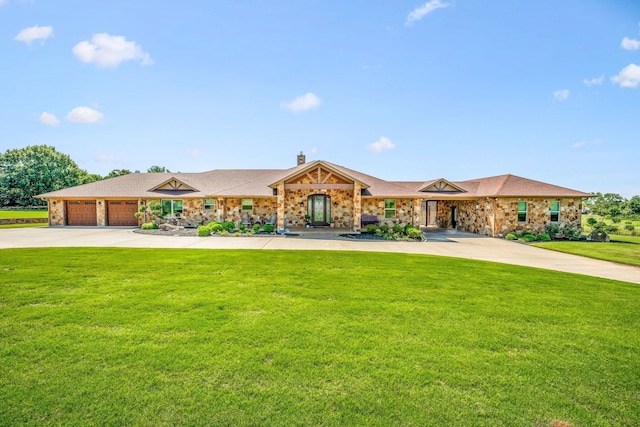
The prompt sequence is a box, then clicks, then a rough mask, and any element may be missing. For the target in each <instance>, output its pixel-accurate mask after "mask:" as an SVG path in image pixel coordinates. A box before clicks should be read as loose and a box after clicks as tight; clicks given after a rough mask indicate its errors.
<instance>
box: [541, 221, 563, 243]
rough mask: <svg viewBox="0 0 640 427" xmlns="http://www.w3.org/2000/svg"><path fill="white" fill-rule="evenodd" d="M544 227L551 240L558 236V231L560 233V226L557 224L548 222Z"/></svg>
mask: <svg viewBox="0 0 640 427" xmlns="http://www.w3.org/2000/svg"><path fill="white" fill-rule="evenodd" d="M544 229H545V231H546V232H547V234H548V235H549V237H550V238H551V240H553V239H555V238H556V237H558V233H560V227H559V226H558V224H549V225H547V226H546V227H545V228H544Z"/></svg>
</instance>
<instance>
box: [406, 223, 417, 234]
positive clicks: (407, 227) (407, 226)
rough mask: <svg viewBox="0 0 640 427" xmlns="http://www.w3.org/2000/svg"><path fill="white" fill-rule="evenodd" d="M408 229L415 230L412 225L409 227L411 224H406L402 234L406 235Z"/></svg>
mask: <svg viewBox="0 0 640 427" xmlns="http://www.w3.org/2000/svg"><path fill="white" fill-rule="evenodd" d="M410 228H415V227H414V226H413V225H411V224H407V225H405V226H404V234H408V233H407V231H408V230H409V229H410Z"/></svg>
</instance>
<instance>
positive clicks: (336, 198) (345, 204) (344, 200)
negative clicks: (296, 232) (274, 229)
mask: <svg viewBox="0 0 640 427" xmlns="http://www.w3.org/2000/svg"><path fill="white" fill-rule="evenodd" d="M313 194H324V195H327V196H329V197H330V198H331V202H330V204H331V218H332V219H333V221H334V224H335V227H341V228H343V227H347V228H352V227H353V214H354V213H353V191H344V190H287V191H286V194H285V196H284V219H285V226H286V227H304V225H305V219H304V216H305V215H306V214H307V209H308V205H307V199H308V198H309V196H311V195H313ZM301 203H302V205H303V206H300V204H301ZM334 203H337V204H338V206H336V207H334V206H333V205H334Z"/></svg>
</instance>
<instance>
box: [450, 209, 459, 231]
mask: <svg viewBox="0 0 640 427" xmlns="http://www.w3.org/2000/svg"><path fill="white" fill-rule="evenodd" d="M456 214H457V208H456V207H455V206H452V207H451V226H452V227H453V228H456V225H457V224H458V218H457V217H458V215H456Z"/></svg>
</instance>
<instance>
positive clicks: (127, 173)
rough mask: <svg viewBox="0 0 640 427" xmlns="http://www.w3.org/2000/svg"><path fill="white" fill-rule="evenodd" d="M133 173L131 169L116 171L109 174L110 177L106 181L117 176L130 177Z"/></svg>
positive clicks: (106, 177) (107, 176)
mask: <svg viewBox="0 0 640 427" xmlns="http://www.w3.org/2000/svg"><path fill="white" fill-rule="evenodd" d="M130 173H132V172H131V171H130V170H129V169H114V170H112V171H111V172H109V174H108V175H106V176H105V177H104V179H108V178H115V177H116V176H122V175H129V174H130Z"/></svg>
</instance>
